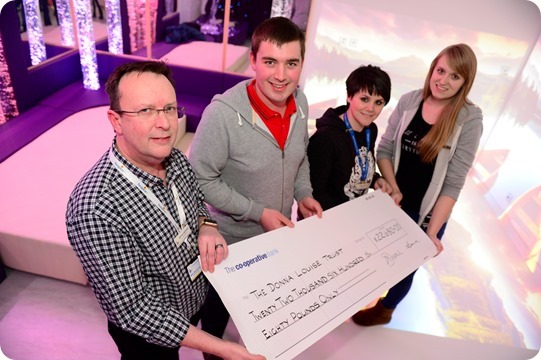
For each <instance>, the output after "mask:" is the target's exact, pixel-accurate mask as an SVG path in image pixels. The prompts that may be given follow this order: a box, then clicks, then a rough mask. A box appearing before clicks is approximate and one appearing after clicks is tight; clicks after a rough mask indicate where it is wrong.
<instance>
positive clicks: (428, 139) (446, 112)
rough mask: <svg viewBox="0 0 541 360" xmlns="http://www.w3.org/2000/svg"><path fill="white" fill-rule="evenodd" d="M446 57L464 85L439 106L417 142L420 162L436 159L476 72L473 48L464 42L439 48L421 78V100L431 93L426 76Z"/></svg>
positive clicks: (450, 131) (428, 78)
mask: <svg viewBox="0 0 541 360" xmlns="http://www.w3.org/2000/svg"><path fill="white" fill-rule="evenodd" d="M443 55H446V56H447V62H448V63H449V66H450V67H451V68H452V69H453V70H454V71H456V72H457V73H458V74H459V75H460V76H462V78H464V84H463V85H462V87H461V88H460V90H459V91H458V92H457V93H456V94H455V95H454V96H453V97H452V98H451V99H450V101H449V103H448V104H447V105H446V106H445V107H444V108H443V109H442V111H441V112H440V114H439V115H438V118H437V120H436V123H435V124H434V126H432V129H430V131H429V132H428V133H427V134H426V135H425V136H424V137H423V138H422V139H421V141H420V142H419V152H420V156H421V161H423V162H425V163H431V162H432V161H434V160H435V159H436V157H437V156H438V153H439V152H440V150H441V149H442V148H443V147H444V146H445V144H446V143H447V140H449V138H450V137H451V135H452V134H453V131H454V129H455V125H456V119H457V117H458V113H459V112H460V109H462V107H463V106H464V105H465V104H466V103H468V104H470V103H471V102H470V101H469V100H468V98H467V96H468V94H469V92H470V90H471V88H472V85H473V81H474V79H475V74H476V73H477V58H476V57H475V54H474V52H473V50H472V49H471V48H470V47H469V46H468V45H466V44H456V45H451V46H448V47H446V48H445V49H443V50H442V51H441V52H440V53H439V54H438V56H436V58H435V59H434V60H433V61H432V64H431V65H430V70H429V71H428V74H427V76H426V79H425V85H424V89H423V99H424V100H426V99H428V98H429V97H430V96H431V95H432V91H431V90H430V78H431V77H432V73H433V72H434V68H435V67H436V64H437V63H438V61H439V59H440V58H441V57H442V56H443Z"/></svg>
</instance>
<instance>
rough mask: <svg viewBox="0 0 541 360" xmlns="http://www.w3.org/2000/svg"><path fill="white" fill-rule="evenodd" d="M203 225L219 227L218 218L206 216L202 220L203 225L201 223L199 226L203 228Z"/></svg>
mask: <svg viewBox="0 0 541 360" xmlns="http://www.w3.org/2000/svg"><path fill="white" fill-rule="evenodd" d="M203 225H208V226H212V227H215V228H218V223H217V222H216V220H212V219H209V218H204V219H203V221H202V222H201V225H199V228H200V229H201V227H202V226H203Z"/></svg>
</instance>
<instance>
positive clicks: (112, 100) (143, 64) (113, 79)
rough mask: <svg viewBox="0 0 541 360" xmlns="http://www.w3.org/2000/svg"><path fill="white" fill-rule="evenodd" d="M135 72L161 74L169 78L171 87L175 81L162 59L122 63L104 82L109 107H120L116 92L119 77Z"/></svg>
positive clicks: (118, 96)
mask: <svg viewBox="0 0 541 360" xmlns="http://www.w3.org/2000/svg"><path fill="white" fill-rule="evenodd" d="M132 72H136V73H139V74H141V73H145V72H150V73H154V74H158V75H163V76H165V77H166V78H167V80H169V82H170V83H171V85H173V88H174V87H175V82H174V80H173V75H172V73H171V69H169V67H168V66H167V65H166V64H165V63H164V62H163V61H137V62H132V63H128V64H123V65H120V66H119V67H117V68H116V69H115V70H114V71H113V72H112V73H111V75H110V76H109V79H107V83H106V84H105V90H106V91H107V95H109V106H110V109H119V108H120V94H119V92H118V84H119V83H120V79H122V77H123V76H124V75H126V74H129V73H132Z"/></svg>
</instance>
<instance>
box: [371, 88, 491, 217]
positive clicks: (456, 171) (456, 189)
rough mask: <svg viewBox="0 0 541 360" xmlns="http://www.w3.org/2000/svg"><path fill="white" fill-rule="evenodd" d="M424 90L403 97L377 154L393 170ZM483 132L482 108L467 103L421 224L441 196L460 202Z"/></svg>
mask: <svg viewBox="0 0 541 360" xmlns="http://www.w3.org/2000/svg"><path fill="white" fill-rule="evenodd" d="M422 99H423V91H422V90H415V91H412V92H409V93H407V94H405V95H403V96H402V97H401V98H400V100H399V101H398V105H397V106H396V108H395V109H394V111H393V113H392V114H391V117H390V118H389V123H388V125H387V129H386V130H385V133H384V134H383V136H382V138H381V140H380V142H379V145H378V149H377V152H376V157H377V159H378V160H379V159H389V160H391V162H392V163H393V166H394V171H395V174H396V171H397V170H398V164H399V162H400V148H401V139H402V134H403V133H404V131H405V130H406V128H407V127H408V125H409V123H410V122H411V120H412V119H413V116H414V115H415V113H416V111H417V109H418V108H419V105H420V103H421V100H422ZM482 133H483V113H482V111H481V109H480V108H479V107H477V106H476V105H473V104H466V105H465V106H464V107H463V108H462V109H461V110H460V112H459V114H458V118H457V123H456V127H455V130H454V132H453V135H452V136H451V137H450V138H449V140H448V142H447V144H446V146H444V147H443V149H442V150H441V151H440V153H439V154H438V157H437V158H436V164H435V168H434V174H433V175H432V180H431V181H430V184H429V185H428V189H427V191H426V193H425V195H424V197H423V201H422V202H421V209H420V213H419V225H420V224H421V223H422V221H423V220H424V218H425V217H426V216H427V215H428V214H429V213H430V211H431V210H432V208H433V207H434V205H435V203H436V200H437V199H438V197H439V196H441V195H446V196H449V197H451V198H453V199H455V200H457V199H458V196H459V194H460V191H461V190H462V187H463V186H464V183H465V181H466V175H467V174H468V171H469V170H470V168H471V166H472V164H473V160H474V159H475V153H476V152H477V148H478V146H479V141H480V139H481V134H482Z"/></svg>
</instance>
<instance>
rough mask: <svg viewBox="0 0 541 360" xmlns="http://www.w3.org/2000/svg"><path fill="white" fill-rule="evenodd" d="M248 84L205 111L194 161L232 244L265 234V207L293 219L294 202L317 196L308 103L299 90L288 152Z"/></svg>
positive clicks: (195, 142)
mask: <svg viewBox="0 0 541 360" xmlns="http://www.w3.org/2000/svg"><path fill="white" fill-rule="evenodd" d="M250 81H251V80H246V81H243V82H241V83H239V84H237V85H235V86H234V87H232V88H231V89H229V90H227V91H226V92H225V93H224V94H222V95H216V96H215V97H214V98H213V99H212V101H211V103H210V104H209V105H208V106H207V108H206V109H205V111H204V112H203V116H202V119H201V122H200V123H199V125H198V127H197V131H196V133H195V136H194V139H193V142H192V145H191V148H190V162H191V164H192V166H193V167H194V170H195V173H196V176H197V179H198V181H199V184H200V186H201V189H202V190H203V193H204V195H205V201H206V202H207V204H208V205H209V210H210V212H211V215H212V217H213V218H215V220H216V221H217V222H218V224H219V229H220V232H221V233H222V235H223V236H224V238H225V239H226V240H227V242H228V243H234V242H237V241H240V240H243V239H246V238H249V237H252V236H256V235H259V234H261V233H263V232H264V230H263V228H262V227H261V225H260V224H259V220H260V219H261V215H262V214H263V209H264V208H271V209H275V210H278V211H280V212H281V213H282V214H284V215H285V216H286V217H288V218H291V207H292V205H293V200H294V199H296V200H297V201H300V200H302V199H303V198H304V197H306V196H312V186H311V185H310V174H309V171H310V168H309V165H308V158H307V155H306V148H307V146H308V131H307V120H308V116H307V115H308V102H307V100H306V96H305V95H304V94H303V93H302V92H301V91H300V90H298V89H297V90H296V91H295V92H294V96H295V102H296V105H297V112H296V113H295V114H294V115H292V117H291V125H290V129H289V134H288V137H287V142H286V144H285V148H284V150H283V151H282V150H281V149H280V147H279V146H278V143H277V142H276V140H275V139H274V137H273V136H272V134H271V133H270V132H269V130H268V129H267V127H266V126H265V124H264V123H263V122H262V120H261V119H260V118H259V116H258V115H257V113H256V112H255V111H253V110H252V107H251V105H250V100H249V99H248V94H247V89H246V87H247V86H248V84H249V83H250Z"/></svg>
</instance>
